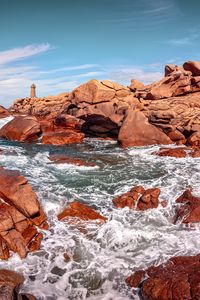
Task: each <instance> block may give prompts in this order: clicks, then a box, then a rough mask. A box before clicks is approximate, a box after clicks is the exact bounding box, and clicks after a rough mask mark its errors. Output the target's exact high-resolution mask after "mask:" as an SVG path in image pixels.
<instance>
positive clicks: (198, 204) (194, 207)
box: [175, 189, 200, 224]
mask: <svg viewBox="0 0 200 300" xmlns="http://www.w3.org/2000/svg"><path fill="white" fill-rule="evenodd" d="M176 203H180V204H181V206H180V207H179V208H178V210H177V212H176V220H175V221H176V222H178V221H181V223H186V224H187V223H196V222H200V198H199V197H195V196H193V195H192V190H191V189H190V190H189V189H188V190H186V191H185V192H184V193H183V194H182V195H181V196H180V197H179V198H178V199H176Z"/></svg>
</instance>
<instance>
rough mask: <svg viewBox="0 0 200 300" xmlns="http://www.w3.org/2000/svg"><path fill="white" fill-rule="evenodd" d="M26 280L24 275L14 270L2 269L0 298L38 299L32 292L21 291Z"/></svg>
mask: <svg viewBox="0 0 200 300" xmlns="http://www.w3.org/2000/svg"><path fill="white" fill-rule="evenodd" d="M23 282H24V276H22V275H21V274H18V273H16V272H14V271H10V270H6V269H1V270H0V299H2V300H36V298H35V297H34V296H32V295H30V294H23V293H20V292H19V290H20V287H21V285H22V284H23Z"/></svg>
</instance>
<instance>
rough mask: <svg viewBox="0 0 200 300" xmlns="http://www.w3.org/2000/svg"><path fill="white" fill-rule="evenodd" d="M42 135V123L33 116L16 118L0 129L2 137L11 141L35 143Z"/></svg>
mask: <svg viewBox="0 0 200 300" xmlns="http://www.w3.org/2000/svg"><path fill="white" fill-rule="evenodd" d="M40 134H41V127H40V123H39V122H38V121H37V119H36V118H35V117H32V116H18V117H15V118H14V119H13V120H11V121H10V122H8V123H7V124H6V125H4V126H3V127H2V128H1V129H0V137H2V138H5V139H8V140H11V141H20V142H24V141H33V140H36V139H38V137H39V135H40Z"/></svg>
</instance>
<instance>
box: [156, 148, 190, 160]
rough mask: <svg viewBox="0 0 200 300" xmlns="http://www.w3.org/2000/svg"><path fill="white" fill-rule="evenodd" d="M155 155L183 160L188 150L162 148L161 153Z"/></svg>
mask: <svg viewBox="0 0 200 300" xmlns="http://www.w3.org/2000/svg"><path fill="white" fill-rule="evenodd" d="M153 154H155V155H158V156H171V157H176V158H183V157H186V156H187V148H186V147H181V148H160V149H159V151H157V152H154V153H153Z"/></svg>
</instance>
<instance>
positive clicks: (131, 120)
mask: <svg viewBox="0 0 200 300" xmlns="http://www.w3.org/2000/svg"><path fill="white" fill-rule="evenodd" d="M118 140H119V143H120V144H121V145H122V147H132V146H146V145H154V144H165V145H167V144H171V143H172V141H171V140H170V138H169V137H168V136H167V135H166V134H165V133H164V132H163V131H162V130H160V129H158V128H157V127H155V126H153V125H152V124H150V123H149V122H148V119H147V118H146V117H145V115H144V114H143V113H142V112H140V111H137V110H129V111H128V115H127V117H126V118H125V120H124V122H123V124H122V126H121V128H120V131H119V136H118Z"/></svg>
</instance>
